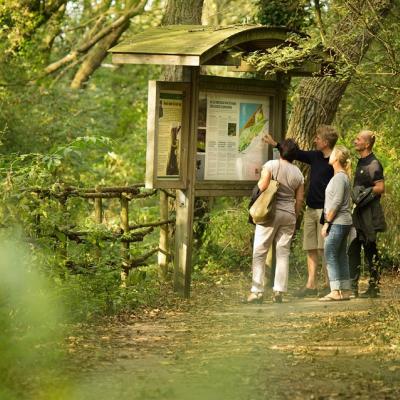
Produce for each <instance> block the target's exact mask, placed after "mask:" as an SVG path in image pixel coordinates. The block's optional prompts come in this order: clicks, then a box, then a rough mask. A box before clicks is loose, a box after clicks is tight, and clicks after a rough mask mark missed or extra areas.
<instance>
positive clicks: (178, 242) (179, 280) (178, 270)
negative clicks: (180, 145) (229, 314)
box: [174, 67, 200, 298]
mask: <svg viewBox="0 0 400 400" xmlns="http://www.w3.org/2000/svg"><path fill="white" fill-rule="evenodd" d="M184 70H186V71H184V75H185V72H187V71H188V70H189V71H190V78H189V79H190V82H191V91H190V93H191V95H190V97H191V98H190V99H185V101H189V102H190V127H189V142H188V150H187V151H188V154H187V157H186V159H187V163H188V168H187V188H186V189H182V190H181V189H178V190H177V191H176V232H175V256H174V289H175V291H176V292H178V294H179V295H181V296H183V297H185V298H189V296H190V282H191V273H192V247H193V212H194V189H195V179H196V144H197V143H196V142H197V111H198V110H197V108H198V97H199V71H200V69H199V67H184Z"/></svg>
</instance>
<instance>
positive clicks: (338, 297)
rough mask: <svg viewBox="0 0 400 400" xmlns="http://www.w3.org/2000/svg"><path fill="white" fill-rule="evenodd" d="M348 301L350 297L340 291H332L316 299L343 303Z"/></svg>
mask: <svg viewBox="0 0 400 400" xmlns="http://www.w3.org/2000/svg"><path fill="white" fill-rule="evenodd" d="M343 300H350V296H349V295H348V294H347V293H344V292H343V291H342V290H332V291H331V292H330V293H329V294H327V295H326V296H324V297H321V298H320V299H318V301H343Z"/></svg>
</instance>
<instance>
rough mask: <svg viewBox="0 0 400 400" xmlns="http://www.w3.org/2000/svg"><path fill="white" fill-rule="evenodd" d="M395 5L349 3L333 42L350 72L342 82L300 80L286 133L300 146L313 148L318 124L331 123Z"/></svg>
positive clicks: (388, 1) (389, 2)
mask: <svg viewBox="0 0 400 400" xmlns="http://www.w3.org/2000/svg"><path fill="white" fill-rule="evenodd" d="M393 3H394V1H393V0H383V1H382V0H371V1H358V0H357V1H354V0H353V1H349V2H347V6H348V8H349V13H348V14H347V15H346V16H345V17H344V18H343V19H342V20H341V21H340V22H339V24H338V26H337V28H336V29H335V30H334V33H333V35H332V37H331V38H330V39H331V42H333V44H334V46H333V47H334V49H335V51H336V52H337V54H339V55H340V56H341V58H342V60H344V63H345V64H346V65H347V68H348V71H347V73H346V75H344V76H343V77H341V79H340V78H339V77H316V78H306V79H303V80H302V81H301V83H300V85H299V87H298V88H297V91H296V95H295V100H294V104H293V109H292V114H291V117H290V120H289V126H288V132H287V136H288V137H292V138H294V139H295V140H296V141H298V143H299V145H300V146H301V147H303V148H310V147H311V146H312V141H313V138H314V135H315V131H316V128H317V127H318V125H320V124H331V123H332V121H333V119H334V117H335V114H336V111H337V108H338V106H339V103H340V100H341V99H342V97H343V94H344V93H345V90H346V88H347V86H348V85H349V83H350V81H351V77H352V75H354V73H355V71H354V69H355V67H357V65H359V64H360V62H361V60H362V58H363V56H364V55H365V54H366V52H367V50H368V48H369V46H370V44H371V42H372V41H373V39H374V37H375V35H376V34H377V33H378V32H379V30H380V28H381V26H382V23H383V21H384V19H385V17H386V16H387V15H388V13H389V11H390V10H391V8H392V7H393Z"/></svg>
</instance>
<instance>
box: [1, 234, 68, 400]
mask: <svg viewBox="0 0 400 400" xmlns="http://www.w3.org/2000/svg"><path fill="white" fill-rule="evenodd" d="M13 238H14V233H13V232H12V231H11V230H8V231H6V232H2V233H1V247H0V274H1V280H0V353H1V357H0V398H1V399H4V400H7V399H10V400H11V399H16V398H27V396H26V391H27V390H28V389H29V388H30V387H32V386H33V385H34V384H35V385H37V384H38V383H39V385H40V386H41V389H42V391H43V392H46V390H47V389H48V388H47V386H49V385H48V383H49V382H51V381H50V380H48V379H46V380H45V381H44V382H43V379H44V374H45V373H46V374H48V373H49V371H52V370H53V371H54V370H55V368H56V366H58V365H59V361H60V357H61V354H60V351H59V350H58V346H59V344H60V341H61V339H62V336H63V331H62V328H61V322H63V323H65V322H66V318H65V316H64V315H63V309H62V307H61V306H60V303H58V301H57V297H56V296H55V292H54V290H53V289H50V287H51V285H50V282H49V280H48V279H47V278H44V277H43V276H42V275H41V274H40V273H39V271H38V265H37V264H36V263H35V262H34V261H33V260H32V258H31V257H30V255H29V251H28V249H27V248H26V246H23V245H22V244H21V242H20V239H19V240H17V239H13ZM25 396H26V397H25Z"/></svg>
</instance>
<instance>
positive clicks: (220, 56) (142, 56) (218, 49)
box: [109, 25, 299, 66]
mask: <svg viewBox="0 0 400 400" xmlns="http://www.w3.org/2000/svg"><path fill="white" fill-rule="evenodd" d="M291 33H294V32H293V31H290V30H288V29H287V28H282V27H266V26H260V25H233V26H226V27H209V26H202V25H170V26H162V27H156V28H150V29H148V30H146V31H144V32H142V33H139V34H138V35H135V36H134V37H133V38H132V39H128V40H125V41H124V42H122V43H120V44H118V45H116V46H114V47H113V48H111V49H110V50H109V51H110V52H111V53H112V54H113V62H114V63H118V64H121V63H122V64H163V65H187V66H200V65H238V63H239V64H240V60H239V57H236V58H234V57H232V54H231V53H232V52H234V53H238V52H252V51H255V50H263V49H267V48H270V47H274V46H277V45H280V44H283V43H284V42H285V41H287V39H288V38H289V35H290V34H291ZM296 33H297V34H299V33H298V32H296Z"/></svg>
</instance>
